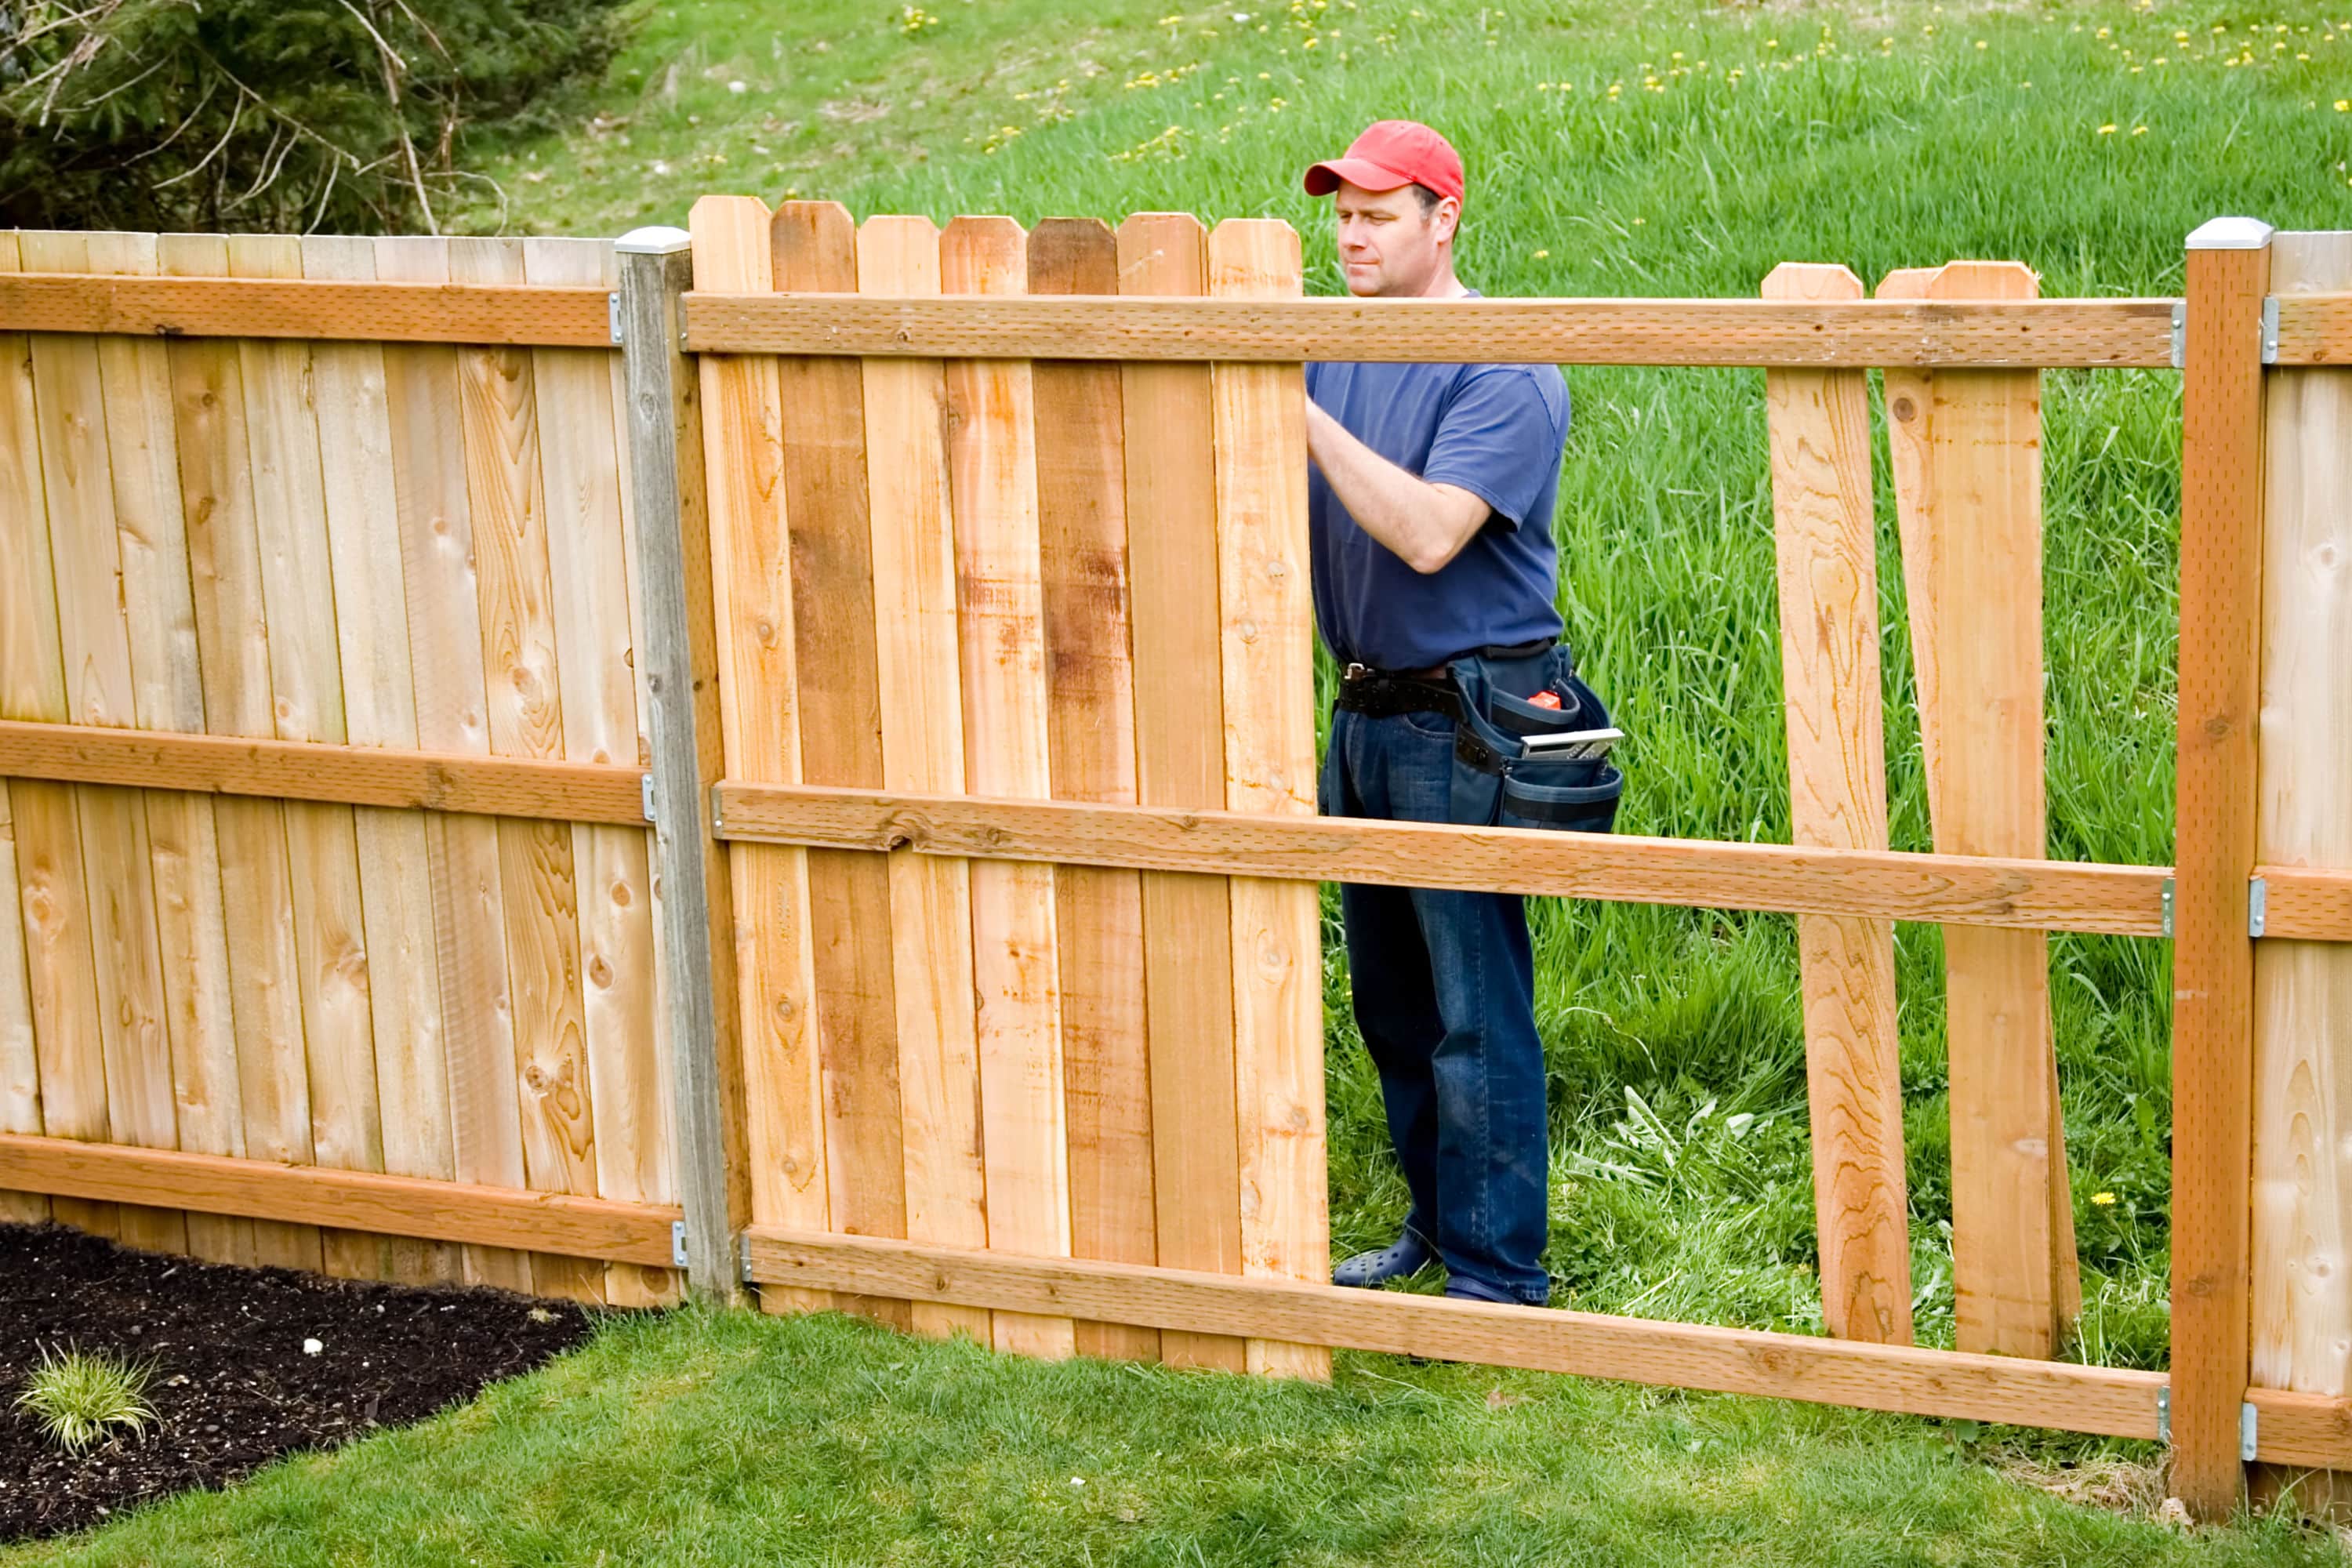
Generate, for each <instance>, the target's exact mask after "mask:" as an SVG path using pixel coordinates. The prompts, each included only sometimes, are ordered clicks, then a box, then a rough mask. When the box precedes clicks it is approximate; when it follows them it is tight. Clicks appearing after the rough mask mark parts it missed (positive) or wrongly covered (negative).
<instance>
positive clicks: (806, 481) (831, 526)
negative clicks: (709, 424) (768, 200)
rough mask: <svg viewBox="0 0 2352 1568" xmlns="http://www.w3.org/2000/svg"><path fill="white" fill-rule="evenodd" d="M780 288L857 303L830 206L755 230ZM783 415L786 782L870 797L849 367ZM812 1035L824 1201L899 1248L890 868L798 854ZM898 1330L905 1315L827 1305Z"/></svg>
mask: <svg viewBox="0 0 2352 1568" xmlns="http://www.w3.org/2000/svg"><path fill="white" fill-rule="evenodd" d="M768 239H769V253H770V260H771V265H772V274H773V278H774V281H775V283H776V285H777V287H779V288H782V289H834V290H838V291H841V292H845V293H854V292H856V289H857V226H856V223H855V222H853V221H852V220H851V218H850V216H849V209H848V208H846V207H844V206H842V205H838V204H837V203H833V202H786V203H784V204H783V205H781V206H779V207H778V208H777V209H776V211H775V214H774V216H773V217H772V219H771V220H770V223H769V226H768ZM776 374H777V377H778V382H779V386H780V389H781V391H782V397H783V403H784V406H785V407H786V408H787V409H788V410H790V413H789V416H787V418H786V419H785V421H784V430H783V486H784V510H785V514H786V516H787V517H789V518H790V520H791V523H792V526H791V529H790V532H791V551H792V588H793V655H794V658H795V661H796V669H795V673H796V674H797V676H798V678H799V685H800V742H801V772H802V775H803V777H804V778H805V779H807V780H808V782H809V783H810V784H847V785H851V786H854V787H859V788H878V787H879V786H880V785H881V783H882V689H881V678H880V674H879V668H878V666H877V653H876V647H877V628H876V626H875V619H874V536H873V529H872V524H871V522H870V521H869V518H868V515H867V510H866V381H865V374H864V372H863V370H862V369H861V368H860V366H859V363H858V362H857V361H856V360H854V359H841V358H814V357H811V358H803V357H799V356H787V357H784V358H781V359H779V360H778V361H777V362H776ZM808 877H809V921H810V926H811V930H812V931H813V932H814V961H815V976H816V999H817V1000H816V1026H817V1032H818V1037H819V1045H818V1051H819V1058H820V1061H821V1064H822V1068H823V1079H824V1145H825V1152H826V1159H825V1194H826V1201H827V1203H828V1204H829V1205H831V1210H832V1214H833V1215H834V1218H835V1223H836V1224H837V1225H838V1226H840V1228H841V1229H843V1230H845V1231H847V1232H850V1233H852V1234H854V1235H859V1236H884V1237H904V1236H905V1235H906V1234H907V1172H906V1157H905V1151H904V1147H903V1144H902V1142H901V1134H900V1125H901V1123H900V1119H899V1099H898V1004H897V1000H896V994H895V993H896V986H895V984H894V979H893V973H894V971H893V967H892V966H893V961H894V943H893V942H892V939H891V934H890V932H891V925H890V868H889V866H888V864H887V861H886V860H885V859H884V858H883V857H881V856H877V855H862V854H856V853H852V852H849V851H845V850H838V849H832V850H827V849H818V850H813V851H811V852H810V855H809V860H808ZM837 1300H838V1301H839V1304H840V1305H842V1306H843V1307H845V1308H846V1309H848V1310H852V1311H856V1312H859V1313H862V1314H864V1315H866V1316H869V1317H872V1318H875V1319H877V1321H882V1322H887V1323H889V1324H891V1325H893V1326H894V1327H897V1328H901V1329H903V1328H908V1327H910V1326H911V1324H912V1321H913V1319H912V1316H911V1313H910V1312H909V1310H908V1305H907V1303H906V1302H904V1301H888V1300H882V1299H880V1298H877V1297H862V1296H845V1297H840V1298H838V1299H837Z"/></svg>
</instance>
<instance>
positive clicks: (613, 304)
mask: <svg viewBox="0 0 2352 1568" xmlns="http://www.w3.org/2000/svg"><path fill="white" fill-rule="evenodd" d="M604 314H605V318H606V320H607V321H609V322H610V323H611V325H612V328H613V341H614V342H616V343H617V342H622V341H624V339H625V336H626V334H625V333H624V332H623V331H621V291H620V290H619V289H614V290H613V291H612V292H611V293H609V294H607V295H605V296H604ZM2175 319H2176V320H2178V318H2175Z"/></svg>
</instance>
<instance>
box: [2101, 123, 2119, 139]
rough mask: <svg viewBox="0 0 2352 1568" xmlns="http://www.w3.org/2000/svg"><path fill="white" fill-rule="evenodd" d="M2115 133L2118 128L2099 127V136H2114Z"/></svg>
mask: <svg viewBox="0 0 2352 1568" xmlns="http://www.w3.org/2000/svg"><path fill="white" fill-rule="evenodd" d="M2115 133H2116V128H2115V127H2114V126H2112V125H2102V126H2100V127H2099V134H2100V135H2102V136H2113V135H2114V134H2115Z"/></svg>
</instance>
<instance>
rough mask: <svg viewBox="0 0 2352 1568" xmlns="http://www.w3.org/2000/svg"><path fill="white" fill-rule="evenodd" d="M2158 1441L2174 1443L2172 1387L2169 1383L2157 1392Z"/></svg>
mask: <svg viewBox="0 0 2352 1568" xmlns="http://www.w3.org/2000/svg"><path fill="white" fill-rule="evenodd" d="M2156 1440H2157V1441H2158V1442H2159V1443H2170V1442H2171V1441H2172V1385H2171V1384H2165V1385H2164V1386H2163V1387H2162V1388H2159V1389H2158V1390H2157V1391H2156Z"/></svg>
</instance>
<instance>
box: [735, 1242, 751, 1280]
mask: <svg viewBox="0 0 2352 1568" xmlns="http://www.w3.org/2000/svg"><path fill="white" fill-rule="evenodd" d="M735 1239H736V1241H737V1243H738V1244H739V1247H738V1255H737V1258H736V1262H737V1263H738V1264H739V1265H740V1267H741V1268H742V1270H743V1283H744V1284H746V1285H749V1284H750V1283H751V1232H750V1231H748V1230H747V1231H745V1232H744V1233H743V1234H742V1235H741V1236H739V1237H736V1238H735Z"/></svg>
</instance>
